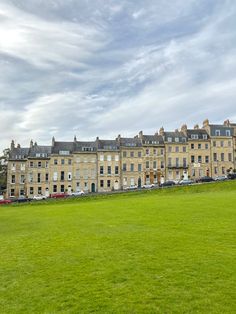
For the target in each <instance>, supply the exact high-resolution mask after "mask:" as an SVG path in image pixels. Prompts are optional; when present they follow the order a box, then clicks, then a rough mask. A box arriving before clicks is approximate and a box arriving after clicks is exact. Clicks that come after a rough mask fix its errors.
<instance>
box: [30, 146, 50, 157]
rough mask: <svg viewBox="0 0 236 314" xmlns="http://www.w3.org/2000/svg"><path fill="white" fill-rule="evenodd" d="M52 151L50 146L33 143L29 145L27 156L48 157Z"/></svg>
mask: <svg viewBox="0 0 236 314" xmlns="http://www.w3.org/2000/svg"><path fill="white" fill-rule="evenodd" d="M51 152H52V147H51V146H43V145H34V146H32V147H30V149H29V153H28V156H29V157H31V158H35V157H44V158H46V157H49V156H50V155H51Z"/></svg>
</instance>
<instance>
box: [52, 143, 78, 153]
mask: <svg viewBox="0 0 236 314" xmlns="http://www.w3.org/2000/svg"><path fill="white" fill-rule="evenodd" d="M60 151H68V152H69V154H72V152H73V151H74V142H54V145H53V146H52V154H59V152H60Z"/></svg>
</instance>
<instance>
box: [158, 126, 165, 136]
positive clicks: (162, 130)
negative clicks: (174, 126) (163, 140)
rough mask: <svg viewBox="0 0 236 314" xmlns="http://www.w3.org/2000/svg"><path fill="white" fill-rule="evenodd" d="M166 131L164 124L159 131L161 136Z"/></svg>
mask: <svg viewBox="0 0 236 314" xmlns="http://www.w3.org/2000/svg"><path fill="white" fill-rule="evenodd" d="M164 132H165V130H164V128H163V126H162V127H161V128H160V130H159V133H160V135H161V136H163V135H164Z"/></svg>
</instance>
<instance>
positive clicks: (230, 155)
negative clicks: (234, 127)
mask: <svg viewBox="0 0 236 314" xmlns="http://www.w3.org/2000/svg"><path fill="white" fill-rule="evenodd" d="M228 159H229V161H232V154H231V153H229V154H228Z"/></svg>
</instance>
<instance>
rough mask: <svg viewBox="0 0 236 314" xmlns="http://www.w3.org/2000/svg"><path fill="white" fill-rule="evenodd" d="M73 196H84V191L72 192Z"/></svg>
mask: <svg viewBox="0 0 236 314" xmlns="http://www.w3.org/2000/svg"><path fill="white" fill-rule="evenodd" d="M70 195H71V196H82V195H85V193H84V191H77V192H72V193H71V194H70Z"/></svg>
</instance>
